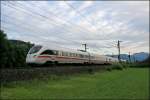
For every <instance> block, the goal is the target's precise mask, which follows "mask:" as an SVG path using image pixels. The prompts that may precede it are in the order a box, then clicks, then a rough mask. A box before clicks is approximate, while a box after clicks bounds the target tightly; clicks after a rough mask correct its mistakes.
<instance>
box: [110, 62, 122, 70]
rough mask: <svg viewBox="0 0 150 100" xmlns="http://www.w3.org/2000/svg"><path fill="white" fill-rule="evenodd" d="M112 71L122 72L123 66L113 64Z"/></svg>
mask: <svg viewBox="0 0 150 100" xmlns="http://www.w3.org/2000/svg"><path fill="white" fill-rule="evenodd" d="M112 69H117V70H123V65H122V64H120V63H115V64H113V65H112Z"/></svg>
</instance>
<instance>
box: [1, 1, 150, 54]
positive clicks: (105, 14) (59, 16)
mask: <svg viewBox="0 0 150 100" xmlns="http://www.w3.org/2000/svg"><path fill="white" fill-rule="evenodd" d="M1 2H2V4H1V28H2V30H4V31H5V33H7V36H8V38H9V39H19V40H23V41H30V42H32V43H35V44H41V45H48V46H61V47H66V48H73V49H82V48H83V46H82V45H81V44H82V43H87V45H88V48H89V51H91V52H97V53H100V54H112V53H113V54H117V48H116V44H117V40H121V41H123V42H121V53H128V52H129V51H130V52H131V53H136V52H148V51H149V3H148V1H1Z"/></svg>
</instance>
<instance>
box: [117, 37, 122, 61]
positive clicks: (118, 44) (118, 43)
mask: <svg viewBox="0 0 150 100" xmlns="http://www.w3.org/2000/svg"><path fill="white" fill-rule="evenodd" d="M120 42H122V41H119V40H118V42H117V47H118V60H119V62H121V59H120Z"/></svg>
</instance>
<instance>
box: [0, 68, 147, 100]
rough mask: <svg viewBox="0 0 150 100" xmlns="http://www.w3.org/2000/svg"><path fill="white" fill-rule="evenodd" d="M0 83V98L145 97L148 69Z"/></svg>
mask: <svg viewBox="0 0 150 100" xmlns="http://www.w3.org/2000/svg"><path fill="white" fill-rule="evenodd" d="M55 78H56V79H55V80H53V79H52V78H50V79H48V80H46V81H42V80H32V81H26V82H25V81H24V82H17V83H11V84H9V85H7V86H1V98H2V99H27V100H30V99H144V100H145V99H148V98H149V69H148V68H128V69H124V70H122V71H121V70H112V71H111V72H109V71H106V72H96V73H95V74H80V75H71V76H59V78H57V77H55Z"/></svg>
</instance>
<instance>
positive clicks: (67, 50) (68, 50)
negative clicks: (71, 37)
mask: <svg viewBox="0 0 150 100" xmlns="http://www.w3.org/2000/svg"><path fill="white" fill-rule="evenodd" d="M35 46H42V48H44V49H50V50H58V51H64V52H71V53H79V54H85V55H87V54H88V53H89V52H83V51H78V50H75V49H70V48H64V47H56V46H43V45H35Z"/></svg>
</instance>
